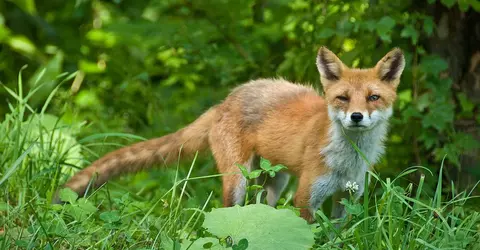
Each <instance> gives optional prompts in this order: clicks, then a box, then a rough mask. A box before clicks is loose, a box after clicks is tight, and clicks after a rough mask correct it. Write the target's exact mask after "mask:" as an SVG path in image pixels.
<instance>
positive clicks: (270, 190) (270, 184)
mask: <svg viewBox="0 0 480 250" xmlns="http://www.w3.org/2000/svg"><path fill="white" fill-rule="evenodd" d="M266 178H267V180H266V183H265V190H266V191H267V195H266V198H267V204H268V205H269V206H272V207H274V206H275V205H277V202H278V199H280V196H281V195H282V193H283V191H284V190H285V188H286V187H287V185H288V181H289V180H290V175H289V174H288V173H286V172H279V173H276V175H275V177H273V178H272V177H266Z"/></svg>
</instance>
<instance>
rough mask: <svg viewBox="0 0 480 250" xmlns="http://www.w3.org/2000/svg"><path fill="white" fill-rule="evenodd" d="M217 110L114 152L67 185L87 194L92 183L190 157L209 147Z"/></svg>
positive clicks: (93, 185)
mask: <svg viewBox="0 0 480 250" xmlns="http://www.w3.org/2000/svg"><path fill="white" fill-rule="evenodd" d="M215 112H216V111H215V108H211V109H210V110H208V111H207V112H205V113H204V114H203V115H201V116H200V117H199V118H198V119H197V120H195V121H194V122H193V123H191V124H190V125H188V126H187V127H185V128H183V129H181V130H179V131H177V132H175V133H172V134H168V135H165V136H162V137H160V138H156V139H151V140H148V141H144V142H139V143H136V144H133V145H131V146H128V147H124V148H121V149H118V150H116V151H113V152H110V153H108V154H107V155H105V156H103V157H102V158H100V159H98V160H97V161H95V162H93V163H92V165H90V166H89V167H87V168H85V169H83V170H82V171H80V172H78V173H77V174H75V175H74V176H73V177H72V178H71V179H70V180H69V181H68V182H67V183H66V184H65V187H69V188H70V189H72V190H73V191H75V192H76V193H78V194H79V195H83V194H84V193H85V191H86V189H87V187H88V186H89V185H91V186H92V187H98V186H100V185H102V184H104V183H105V182H107V181H108V180H110V179H113V178H115V177H117V176H119V175H122V174H126V173H134V172H137V171H139V170H142V169H145V168H149V167H151V166H153V165H157V164H162V165H167V164H169V163H172V162H174V161H176V160H178V158H179V156H181V157H188V156H192V155H194V154H195V153H196V152H197V151H204V150H206V149H207V148H208V133H209V131H210V128H211V126H212V123H213V122H214V117H215ZM90 183H91V184H90ZM56 198H57V199H58V197H56ZM57 202H58V200H57Z"/></svg>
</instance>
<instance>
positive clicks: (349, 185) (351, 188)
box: [345, 181, 358, 193]
mask: <svg viewBox="0 0 480 250" xmlns="http://www.w3.org/2000/svg"><path fill="white" fill-rule="evenodd" d="M345 191H349V192H352V193H355V192H356V191H358V184H357V183H356V182H351V181H347V184H345Z"/></svg>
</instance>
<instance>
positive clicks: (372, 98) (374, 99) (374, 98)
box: [368, 95, 380, 102]
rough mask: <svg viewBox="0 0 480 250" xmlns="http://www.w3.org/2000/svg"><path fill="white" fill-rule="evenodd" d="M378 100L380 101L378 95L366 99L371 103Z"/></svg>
mask: <svg viewBox="0 0 480 250" xmlns="http://www.w3.org/2000/svg"><path fill="white" fill-rule="evenodd" d="M378 99H380V96H378V95H371V96H369V97H368V100H369V101H371V102H373V101H376V100H378Z"/></svg>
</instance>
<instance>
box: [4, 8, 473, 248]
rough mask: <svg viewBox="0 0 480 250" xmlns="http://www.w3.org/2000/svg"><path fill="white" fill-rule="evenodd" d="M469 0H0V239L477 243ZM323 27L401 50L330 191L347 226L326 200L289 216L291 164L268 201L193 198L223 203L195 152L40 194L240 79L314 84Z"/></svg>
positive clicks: (141, 243)
mask: <svg viewBox="0 0 480 250" xmlns="http://www.w3.org/2000/svg"><path fill="white" fill-rule="evenodd" d="M479 12H480V3H479V1H478V0H459V1H455V0H437V1H435V0H428V1H382V0H370V1H366V0H353V1H305V0H293V1H283V0H279V1H267V0H255V1H254V0H248V1H229V2H227V1H220V0H209V1H206V0H205V1H204V0H200V1H181V0H150V1H148V0H144V1H133V0H129V1H127V0H123V1H122V0H114V1H100V0H76V1H64V0H48V1H38V0H37V1H34V0H8V1H0V13H1V14H0V80H1V82H2V84H3V85H2V86H1V88H0V100H1V102H0V115H1V116H0V117H2V118H0V121H1V124H0V192H1V194H0V197H1V198H0V249H15V248H18V249H25V248H29V249H31V248H36V249H77V248H80V249H123V248H131V249H139V248H143V249H151V248H155V249H157V248H164V249H187V248H188V247H189V246H190V249H202V248H212V249H223V248H224V247H225V246H231V247H232V248H233V249H245V247H247V249H259V248H260V249H268V248H271V249H280V248H279V246H280V247H285V248H286V249H292V248H293V249H296V248H297V247H296V246H308V245H311V244H314V247H315V248H318V249H331V248H342V247H343V248H345V249H353V248H357V249H445V248H448V249H465V248H467V249H479V248H480V245H479V244H480V243H479V242H480V238H479V230H480V229H479V226H478V225H479V219H480V215H479V214H478V211H479V210H478V207H479V202H478V198H475V195H478V193H479V192H478V187H477V186H476V185H475V184H476V181H477V180H478V179H479V178H480V172H479V171H480V167H479V164H480V159H479V158H478V157H479V155H480V152H479V147H480V143H479V139H478V133H479V131H478V128H479V124H480V110H479V106H480V105H479V103H480V90H479V88H478V86H480V34H479V33H478V30H480V24H479V22H478V20H480V14H479ZM320 45H327V46H328V47H329V48H330V49H331V50H332V51H334V52H336V53H337V54H338V55H339V56H340V58H341V59H342V60H343V61H344V62H345V63H346V64H348V65H350V66H357V67H370V66H373V65H372V64H373V63H375V62H376V61H377V60H379V59H380V58H381V56H383V55H384V54H385V53H386V52H387V51H388V50H390V49H391V48H392V47H400V48H402V49H403V50H404V52H405V55H406V59H407V66H406V70H405V72H404V74H403V76H402V83H401V85H400V88H399V96H398V97H399V98H398V99H399V100H398V102H397V103H396V105H395V117H393V118H392V121H391V124H392V125H391V133H390V137H389V140H388V144H387V145H388V147H387V154H386V155H385V157H384V158H383V161H382V163H381V164H379V165H378V166H376V169H375V172H374V173H373V176H372V182H371V183H370V186H369V189H368V190H369V192H366V193H365V196H364V197H363V199H362V200H361V201H360V203H355V202H351V201H350V200H345V201H344V203H345V204H346V206H347V210H348V213H349V216H348V220H347V222H346V225H345V226H343V227H341V228H339V229H336V228H335V226H334V225H333V223H334V222H331V221H329V220H328V219H327V218H328V214H329V213H328V210H324V211H325V213H323V212H322V211H319V212H318V213H317V221H318V224H315V225H313V226H311V227H310V226H308V225H306V224H304V223H303V222H302V221H301V220H299V218H298V217H296V216H295V213H296V212H297V211H296V210H295V209H294V208H292V207H291V198H292V191H293V190H294V187H295V185H296V183H295V181H293V182H292V183H291V188H290V189H289V191H287V192H286V193H285V194H284V196H283V197H284V198H283V199H282V200H281V201H280V202H279V204H278V205H279V207H278V208H279V209H277V210H275V209H272V208H268V207H264V206H262V205H249V206H247V207H245V208H230V209H225V210H223V209H221V210H213V212H211V213H207V212H210V211H212V208H215V207H220V206H221V201H220V195H221V188H220V187H221V184H220V180H219V177H218V176H217V175H216V172H215V169H214V164H213V160H212V159H211V157H209V156H198V158H196V159H195V161H194V162H193V163H192V162H184V163H181V164H177V165H175V166H172V168H171V169H168V170H165V169H161V170H151V171H148V173H147V172H142V173H139V174H137V175H134V176H133V175H132V176H128V177H124V178H121V179H120V180H116V181H113V182H110V183H109V184H108V185H106V186H104V187H103V188H101V189H100V190H98V191H97V192H96V193H95V194H94V195H92V196H91V197H87V198H86V199H84V198H81V199H78V200H76V199H75V198H76V195H75V194H73V193H71V192H69V191H68V190H65V191H63V192H62V194H61V198H62V199H63V200H65V201H72V203H71V204H68V205H64V206H60V205H51V204H50V200H51V198H52V195H53V193H54V191H55V190H56V188H57V186H58V185H59V184H61V183H63V182H64V181H65V180H66V178H68V176H69V175H71V174H72V172H73V171H75V169H77V168H82V167H85V166H86V165H88V164H89V162H91V161H92V160H95V159H97V158H98V157H99V156H101V155H103V154H104V153H106V152H107V151H111V150H113V149H115V148H118V147H120V146H121V145H125V144H130V143H133V142H136V141H139V140H142V139H143V138H151V137H156V136H161V135H164V134H166V133H169V132H173V131H175V130H176V129H178V128H180V127H182V126H184V125H186V124H187V123H188V122H191V121H193V120H194V119H195V118H196V117H197V116H198V115H200V114H201V113H202V112H203V111H205V110H206V109H207V108H208V107H209V106H211V105H213V104H214V103H217V102H218V101H220V100H221V99H222V98H223V97H224V96H225V95H226V94H227V93H228V91H229V89H231V88H232V87H234V86H235V85H237V84H239V83H242V82H244V81H247V80H249V79H252V78H258V77H277V76H281V77H285V78H287V79H289V80H292V81H296V82H308V83H312V84H314V85H315V86H319V77H318V73H317V70H316V67H315V64H314V58H315V54H316V50H317V49H318V47H319V46H320ZM24 65H28V67H27V68H24V69H23V70H21V69H22V68H23V66H24ZM19 72H21V73H20V74H19ZM65 72H66V73H65ZM19 75H21V78H20V76H19ZM265 166H266V168H267V169H269V170H268V171H269V172H271V171H273V170H272V169H274V168H272V166H268V164H267V165H265ZM411 166H422V167H418V168H410V167H411ZM253 177H254V176H253ZM250 189H251V192H250V196H249V199H248V203H249V204H253V203H257V197H258V196H256V195H255V192H262V191H261V187H258V186H252V187H251V188H250ZM327 203H328V202H327ZM325 205H329V204H325ZM227 218H228V220H229V221H227ZM252 221H258V223H256V225H257V226H256V227H254V228H251V229H249V230H244V227H245V226H248V225H250V223H251V222H252ZM275 230H278V231H275ZM197 239H198V240H197ZM192 240H196V241H195V242H194V243H191V241H192ZM341 242H343V243H344V244H343V245H342V244H339V243H341ZM289 244H291V245H289ZM298 248H300V247H298Z"/></svg>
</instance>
